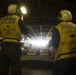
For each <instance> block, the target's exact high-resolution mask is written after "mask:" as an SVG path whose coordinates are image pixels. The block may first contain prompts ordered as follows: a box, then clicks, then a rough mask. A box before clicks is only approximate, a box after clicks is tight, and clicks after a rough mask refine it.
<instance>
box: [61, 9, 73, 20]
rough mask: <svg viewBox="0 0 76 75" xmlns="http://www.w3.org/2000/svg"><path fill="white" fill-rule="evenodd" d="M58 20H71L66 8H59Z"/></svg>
mask: <svg viewBox="0 0 76 75" xmlns="http://www.w3.org/2000/svg"><path fill="white" fill-rule="evenodd" d="M60 20H62V21H71V20H72V14H71V12H70V11H68V10H61V11H60Z"/></svg>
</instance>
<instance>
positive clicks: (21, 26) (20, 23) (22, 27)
mask: <svg viewBox="0 0 76 75" xmlns="http://www.w3.org/2000/svg"><path fill="white" fill-rule="evenodd" d="M19 27H20V30H21V31H22V33H23V34H24V35H28V33H29V30H28V28H27V27H26V24H25V23H24V21H23V20H21V19H19Z"/></svg>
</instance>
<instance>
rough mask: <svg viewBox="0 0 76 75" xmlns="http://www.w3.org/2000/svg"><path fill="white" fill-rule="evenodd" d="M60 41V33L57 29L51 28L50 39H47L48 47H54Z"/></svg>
mask: <svg viewBox="0 0 76 75" xmlns="http://www.w3.org/2000/svg"><path fill="white" fill-rule="evenodd" d="M59 42H60V34H59V31H58V30H57V29H56V28H55V27H54V28H53V30H52V39H51V40H50V41H49V45H48V46H49V47H51V46H52V47H53V48H55V49H57V48H58V46H59Z"/></svg>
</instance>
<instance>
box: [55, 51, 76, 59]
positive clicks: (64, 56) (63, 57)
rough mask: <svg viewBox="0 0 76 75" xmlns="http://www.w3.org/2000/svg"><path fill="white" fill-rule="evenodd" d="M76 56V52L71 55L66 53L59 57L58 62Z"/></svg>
mask: <svg viewBox="0 0 76 75" xmlns="http://www.w3.org/2000/svg"><path fill="white" fill-rule="evenodd" d="M75 56H76V51H74V52H70V53H64V54H61V55H59V56H58V57H57V58H56V60H60V59H65V58H71V57H75Z"/></svg>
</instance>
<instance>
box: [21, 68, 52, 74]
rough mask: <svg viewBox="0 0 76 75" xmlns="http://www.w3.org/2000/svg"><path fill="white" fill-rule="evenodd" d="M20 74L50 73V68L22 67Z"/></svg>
mask: <svg viewBox="0 0 76 75" xmlns="http://www.w3.org/2000/svg"><path fill="white" fill-rule="evenodd" d="M22 75H52V70H51V69H37V68H22Z"/></svg>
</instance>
